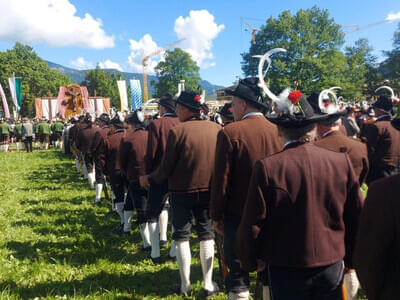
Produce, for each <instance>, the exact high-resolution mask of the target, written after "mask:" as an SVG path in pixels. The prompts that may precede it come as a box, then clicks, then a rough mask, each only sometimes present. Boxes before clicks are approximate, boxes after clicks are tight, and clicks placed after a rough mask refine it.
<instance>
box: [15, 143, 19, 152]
mask: <svg viewBox="0 0 400 300" xmlns="http://www.w3.org/2000/svg"><path fill="white" fill-rule="evenodd" d="M15 147H16V148H17V151H19V143H18V142H16V143H15Z"/></svg>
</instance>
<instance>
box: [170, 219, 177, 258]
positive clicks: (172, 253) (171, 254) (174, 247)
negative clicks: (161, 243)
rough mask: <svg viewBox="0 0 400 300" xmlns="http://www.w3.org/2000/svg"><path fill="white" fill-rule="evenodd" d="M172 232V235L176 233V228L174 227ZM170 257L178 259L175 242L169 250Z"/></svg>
mask: <svg viewBox="0 0 400 300" xmlns="http://www.w3.org/2000/svg"><path fill="white" fill-rule="evenodd" d="M171 231H172V233H174V231H175V229H174V226H172V228H171ZM169 256H170V257H176V244H175V241H174V240H172V242H171V248H170V249H169Z"/></svg>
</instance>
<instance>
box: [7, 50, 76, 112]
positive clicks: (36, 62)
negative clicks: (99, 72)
mask: <svg viewBox="0 0 400 300" xmlns="http://www.w3.org/2000/svg"><path fill="white" fill-rule="evenodd" d="M13 73H15V77H21V78H22V84H21V88H22V106H21V111H20V114H21V115H23V116H29V117H33V116H34V115H35V108H34V99H35V98H36V97H45V96H48V93H49V92H50V94H52V95H57V94H58V89H59V87H60V86H63V85H67V84H69V83H70V82H71V80H70V78H69V77H67V76H65V75H62V74H60V73H59V72H58V71H57V70H53V69H50V67H49V66H48V65H47V63H46V62H45V61H44V60H42V59H41V58H40V57H39V56H38V55H37V54H36V53H35V52H34V51H33V48H32V47H30V46H26V45H23V44H21V43H16V44H15V45H14V47H13V49H11V50H7V51H5V52H0V83H1V85H2V86H3V89H4V92H5V93H6V97H7V99H8V105H9V108H10V110H11V109H12V105H13V104H12V100H11V95H10V90H9V85H8V78H9V77H12V75H13Z"/></svg>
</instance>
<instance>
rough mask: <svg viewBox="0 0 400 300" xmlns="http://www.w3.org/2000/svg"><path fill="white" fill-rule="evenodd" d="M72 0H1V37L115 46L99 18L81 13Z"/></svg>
mask: <svg viewBox="0 0 400 300" xmlns="http://www.w3.org/2000/svg"><path fill="white" fill-rule="evenodd" d="M76 11H77V10H76V8H75V6H74V5H73V4H71V3H70V2H69V0H12V1H10V0H0V12H1V18H0V41H7V42H10V41H12V42H14V41H19V42H23V43H28V44H35V43H46V44H48V45H50V46H55V47H63V46H78V47H83V48H95V49H104V48H112V47H114V36H109V35H107V34H106V33H105V31H104V29H103V28H102V26H103V24H102V21H101V20H100V19H94V18H93V17H92V16H91V15H90V14H88V13H85V15H84V17H83V18H81V17H78V16H77V15H75V14H76Z"/></svg>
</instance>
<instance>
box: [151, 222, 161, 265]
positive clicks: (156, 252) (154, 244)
mask: <svg viewBox="0 0 400 300" xmlns="http://www.w3.org/2000/svg"><path fill="white" fill-rule="evenodd" d="M148 224H149V234H150V242H151V254H150V255H151V257H152V258H157V257H160V255H161V254H160V233H159V227H158V223H157V222H151V223H148Z"/></svg>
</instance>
